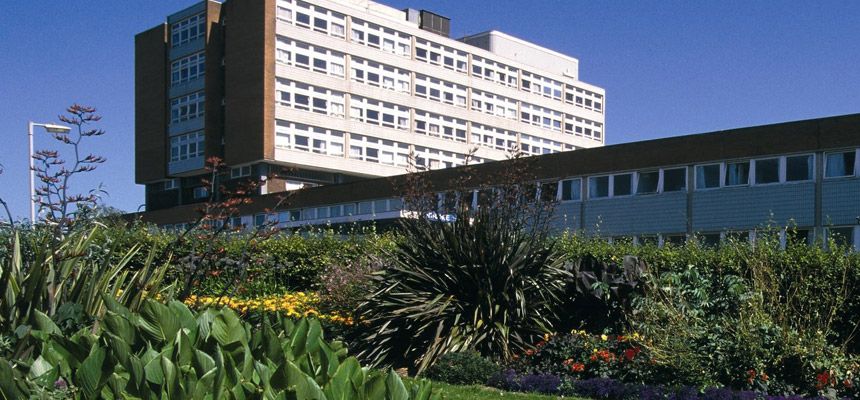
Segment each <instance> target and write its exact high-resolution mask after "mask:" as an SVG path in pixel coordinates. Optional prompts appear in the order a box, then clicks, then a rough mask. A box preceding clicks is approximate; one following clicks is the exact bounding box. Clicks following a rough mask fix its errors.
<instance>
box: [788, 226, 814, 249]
mask: <svg viewBox="0 0 860 400" xmlns="http://www.w3.org/2000/svg"><path fill="white" fill-rule="evenodd" d="M810 238H811V231H810V230H809V229H797V228H788V229H786V230H785V244H786V246H790V245H792V244H804V245H806V244H809V243H810V240H809V239H810Z"/></svg>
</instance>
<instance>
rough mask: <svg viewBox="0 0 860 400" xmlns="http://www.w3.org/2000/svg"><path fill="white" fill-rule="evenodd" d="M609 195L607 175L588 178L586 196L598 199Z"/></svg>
mask: <svg viewBox="0 0 860 400" xmlns="http://www.w3.org/2000/svg"><path fill="white" fill-rule="evenodd" d="M601 197H609V177H608V176H596V177H591V178H588V198H590V199H599V198H601Z"/></svg>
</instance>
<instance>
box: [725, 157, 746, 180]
mask: <svg viewBox="0 0 860 400" xmlns="http://www.w3.org/2000/svg"><path fill="white" fill-rule="evenodd" d="M749 183H750V163H749V161H742V162H730V163H726V186H738V185H746V184H749Z"/></svg>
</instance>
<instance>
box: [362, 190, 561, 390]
mask: <svg viewBox="0 0 860 400" xmlns="http://www.w3.org/2000/svg"><path fill="white" fill-rule="evenodd" d="M511 210H512V208H509V207H506V206H501V207H493V206H488V207H480V208H479V209H478V210H474V211H469V210H462V209H461V210H460V211H459V212H458V213H457V214H456V215H457V218H456V219H455V220H454V221H453V222H447V223H443V222H439V221H437V220H436V219H434V218H418V219H416V220H409V221H405V222H404V223H403V224H402V229H401V232H400V236H399V237H398V239H399V240H397V241H396V244H395V247H394V249H393V250H392V251H391V252H390V253H389V254H387V255H386V256H384V258H383V259H385V260H387V261H388V262H389V263H390V264H389V265H387V268H385V269H383V270H382V271H380V272H378V273H376V274H375V275H374V279H375V283H376V285H377V288H378V290H377V291H376V292H374V293H373V294H372V295H371V296H370V297H369V298H368V299H367V300H366V301H365V302H364V303H363V304H362V306H361V307H360V308H359V310H358V315H359V316H360V317H361V319H362V322H363V323H364V324H366V327H367V329H365V330H362V332H361V337H360V339H359V341H358V342H359V343H361V344H362V346H364V348H363V349H362V352H361V353H360V354H361V355H362V356H363V357H365V358H366V359H368V360H371V361H372V362H374V363H390V364H395V365H408V366H409V367H410V368H412V369H413V370H414V371H416V372H419V373H420V372H421V371H423V370H424V369H425V368H427V367H428V366H430V365H432V364H433V363H434V362H435V361H436V360H437V359H438V358H439V357H440V356H441V355H443V354H445V353H449V352H458V351H465V350H475V351H478V352H479V353H481V354H482V355H485V356H492V357H498V358H501V359H503V360H507V359H509V358H510V357H511V355H512V354H514V353H516V352H520V351H522V350H523V349H524V348H525V347H526V346H528V344H529V343H531V342H533V340H534V339H535V338H537V337H540V336H542V335H543V334H544V333H546V332H549V331H551V330H552V329H553V326H554V324H555V323H556V321H557V319H558V315H557V312H558V309H559V307H560V305H562V304H563V298H564V293H565V286H566V284H565V282H566V280H567V279H569V278H570V277H571V275H570V274H569V273H568V272H567V270H566V269H565V268H564V265H563V264H564V260H563V258H562V257H561V256H560V254H559V253H558V251H557V247H556V246H555V245H554V244H553V242H552V241H550V240H547V239H546V237H545V236H544V234H543V232H541V231H539V230H537V231H536V230H528V229H526V228H525V226H524V225H525V223H524V220H523V219H516V217H514V216H512V215H511V214H510V213H509V212H510V211H511ZM538 229H539V227H538Z"/></svg>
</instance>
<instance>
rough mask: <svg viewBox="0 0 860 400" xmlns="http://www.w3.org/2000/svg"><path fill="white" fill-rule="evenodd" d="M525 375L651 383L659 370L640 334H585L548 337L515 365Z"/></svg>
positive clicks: (575, 333)
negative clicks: (546, 374) (543, 374)
mask: <svg viewBox="0 0 860 400" xmlns="http://www.w3.org/2000/svg"><path fill="white" fill-rule="evenodd" d="M512 365H513V366H515V368H516V369H517V370H519V371H521V372H527V373H551V374H554V375H558V376H563V377H568V378H570V379H589V378H615V379H619V380H623V381H625V382H634V383H645V382H650V381H651V379H652V377H653V376H654V372H655V370H656V369H657V367H656V366H655V365H654V364H653V358H652V355H651V351H650V349H649V348H648V346H647V345H646V344H645V343H644V342H643V341H642V338H641V337H640V336H639V334H638V333H634V334H632V335H628V336H622V335H589V334H587V333H585V331H574V332H572V333H570V334H565V335H556V336H547V337H546V340H544V341H541V342H539V343H537V345H536V346H535V349H534V350H528V351H526V353H525V354H523V355H521V356H520V357H519V359H518V361H517V362H515V363H513V364H512Z"/></svg>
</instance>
